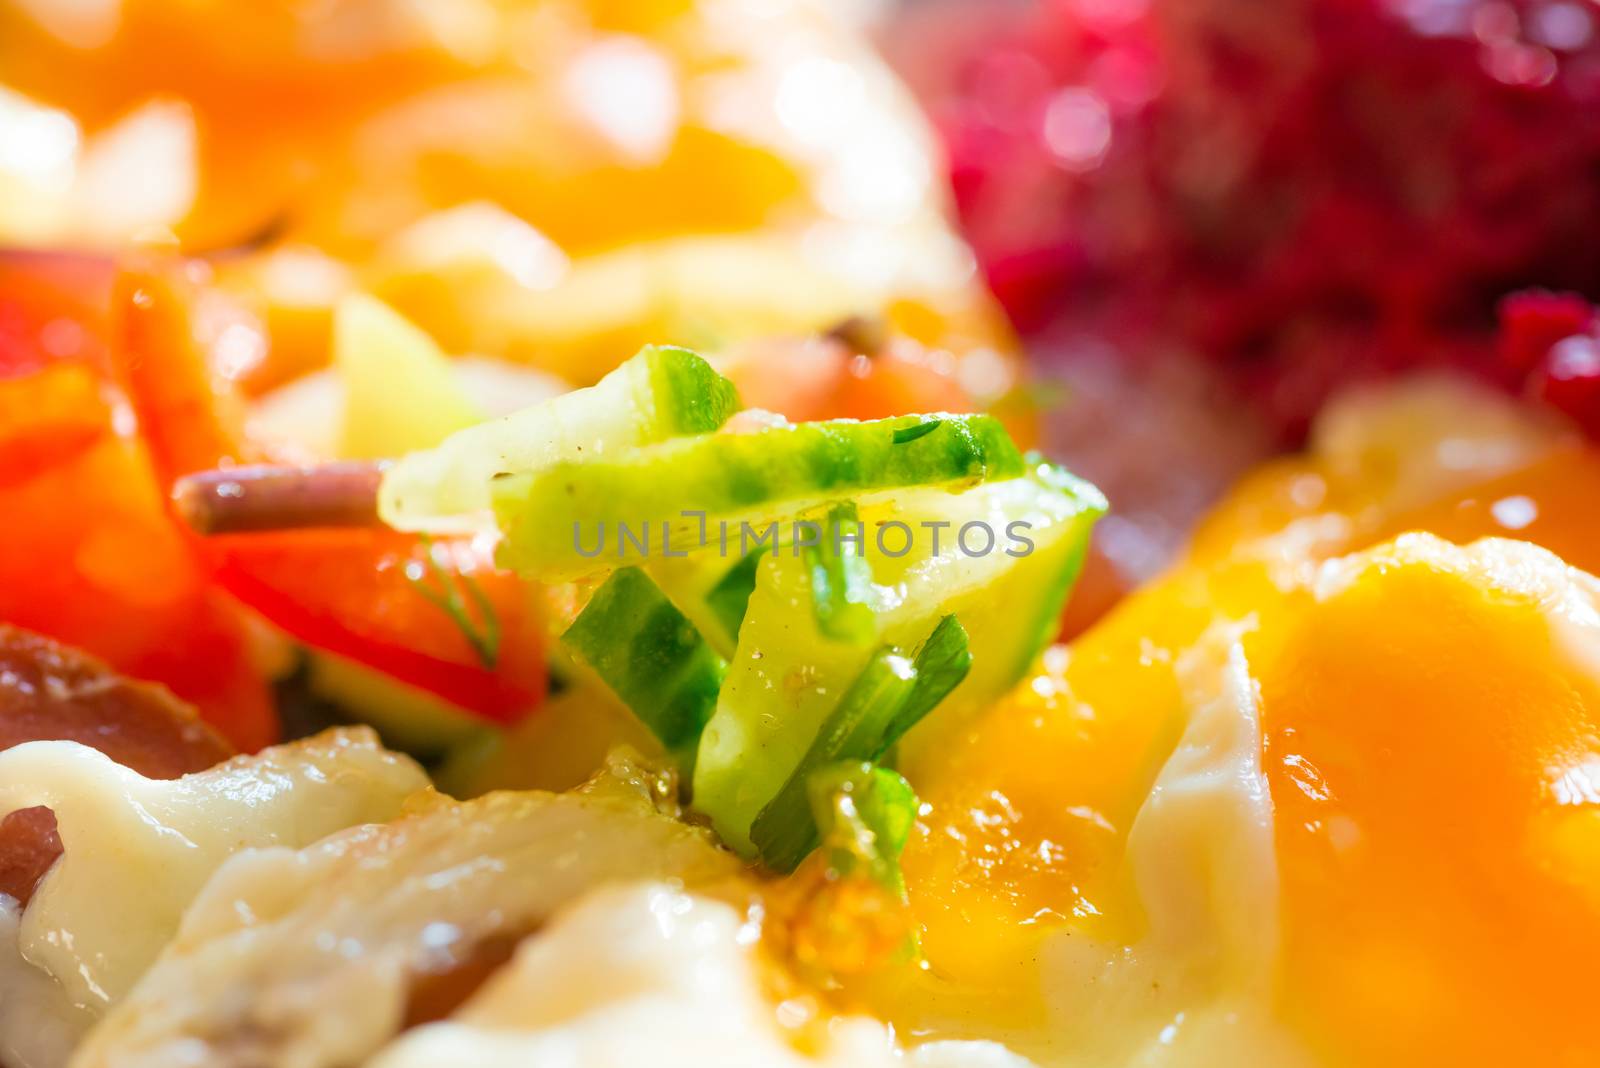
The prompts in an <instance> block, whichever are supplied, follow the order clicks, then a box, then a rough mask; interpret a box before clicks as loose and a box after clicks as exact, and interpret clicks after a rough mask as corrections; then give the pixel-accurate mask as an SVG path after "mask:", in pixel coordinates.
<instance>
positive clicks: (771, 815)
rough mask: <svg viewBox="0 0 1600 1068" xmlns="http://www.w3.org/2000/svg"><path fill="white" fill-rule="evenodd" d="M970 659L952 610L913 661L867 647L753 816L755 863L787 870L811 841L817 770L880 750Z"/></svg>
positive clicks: (956, 679) (960, 675)
mask: <svg viewBox="0 0 1600 1068" xmlns="http://www.w3.org/2000/svg"><path fill="white" fill-rule="evenodd" d="M971 663H972V657H971V654H970V653H969V652H968V650H967V632H966V630H965V629H963V628H962V626H961V624H960V623H959V622H958V621H957V620H956V619H955V617H954V616H946V617H945V618H944V619H942V620H940V621H939V624H938V625H937V626H936V627H934V629H933V632H932V633H931V634H929V635H928V638H927V640H926V641H924V642H923V644H922V647H921V649H919V650H918V652H917V656H916V659H915V660H914V661H912V660H908V659H907V658H906V657H904V656H902V655H901V654H899V653H898V652H896V651H895V650H894V649H892V648H889V647H885V648H883V649H880V650H878V652H876V653H874V654H873V657H872V659H871V660H870V661H869V662H868V663H867V666H866V668H864V669H863V670H862V672H861V674H860V675H859V676H857V677H856V680H855V682H853V683H851V685H850V688H849V689H848V690H846V691H845V694H844V696H843V697H841V698H840V699H839V703H838V705H836V706H835V707H834V710H833V711H832V712H831V713H829V715H828V718H827V720H826V721H825V722H824V723H823V725H822V729H821V730H820V731H818V732H817V736H816V738H814V739H813V740H812V742H811V746H810V748H808V749H807V750H806V753H805V756H803V757H801V758H800V763H799V764H798V765H797V766H796V767H795V769H794V771H793V773H791V774H790V776H789V778H788V779H787V780H786V781H785V782H784V784H783V787H782V788H781V789H780V790H779V791H778V793H777V794H776V795H775V796H774V797H773V798H772V800H771V801H769V802H767V805H766V807H765V808H763V809H762V810H761V812H760V813H759V814H758V815H757V816H756V819H755V823H754V824H752V826H751V828H750V840H751V842H752V843H754V844H755V847H756V849H757V850H758V851H759V852H760V854H761V859H762V862H763V863H765V864H766V865H767V866H768V867H769V868H771V869H773V870H774V871H780V872H786V871H792V870H794V868H795V866H796V865H798V864H799V863H800V861H802V860H804V859H805V856H806V854H807V853H809V852H811V850H812V848H813V847H814V846H815V844H816V840H817V827H816V824H815V822H814V821H813V820H812V819H811V817H810V800H809V794H808V792H807V791H808V790H809V785H808V784H809V781H810V779H811V776H812V774H814V773H815V772H816V770H817V769H818V768H821V767H824V766H826V765H828V764H832V763H834V762H836V761H840V760H871V759H875V758H877V757H879V756H881V755H882V754H883V753H884V752H885V751H886V750H888V748H889V747H890V746H892V745H893V744H894V743H895V742H897V741H899V740H900V736H901V735H902V734H904V733H905V730H906V729H909V728H910V727H911V726H912V725H914V724H915V723H916V722H917V721H918V720H920V719H921V718H922V717H923V716H925V715H927V714H928V712H930V711H931V710H932V709H933V708H934V707H935V706H937V705H938V703H939V702H940V701H942V700H944V698H945V697H946V695H948V694H949V693H950V691H951V690H954V689H955V688H956V686H957V685H959V684H960V682H961V680H962V679H964V678H965V677H966V674H967V670H968V668H969V667H970V666H971ZM924 671H926V672H927V676H928V677H927V681H925V682H924V681H923V672H924Z"/></svg>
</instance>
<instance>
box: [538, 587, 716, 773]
mask: <svg viewBox="0 0 1600 1068" xmlns="http://www.w3.org/2000/svg"><path fill="white" fill-rule="evenodd" d="M561 637H562V641H563V642H565V643H566V645H567V648H568V649H570V650H571V651H572V653H573V655H574V656H575V657H576V658H577V659H579V660H581V661H582V662H583V663H585V664H587V665H588V666H589V667H590V668H592V669H593V670H594V672H595V674H597V675H599V676H600V678H601V680H602V681H603V682H604V683H605V684H606V685H607V686H609V687H610V688H611V689H612V691H613V692H614V693H616V695H617V696H618V697H619V698H621V699H622V702H623V703H624V704H626V705H627V706H628V707H629V708H630V709H632V710H633V714H634V715H636V716H638V717H639V719H640V720H642V721H643V722H644V724H645V726H647V727H649V728H650V730H651V731H652V732H654V734H655V736H656V737H657V738H659V739H661V743H662V744H663V745H665V746H666V747H667V748H668V749H669V750H682V749H683V748H684V747H687V746H692V745H693V744H694V743H695V741H696V740H697V739H698V738H699V737H700V731H701V729H702V728H704V727H705V724H706V720H708V719H710V718H711V712H712V710H713V709H714V708H715V707H716V703H717V691H718V690H719V689H721V687H722V676H723V673H724V672H725V671H726V670H727V664H726V663H725V662H724V661H723V660H722V658H721V657H719V656H717V654H716V653H715V652H713V651H712V649H711V647H710V645H708V644H707V643H706V640H705V639H704V638H703V637H702V636H701V635H700V632H699V631H697V630H696V629H695V628H694V625H693V624H692V623H690V622H689V620H688V618H687V617H685V616H684V614H683V613H682V612H680V611H678V609H677V607H676V606H675V605H674V604H673V603H672V602H671V601H669V600H667V597H666V595H665V594H664V593H662V592H661V589H660V587H658V586H657V585H656V584H655V583H654V582H652V581H651V580H650V577H649V576H648V575H646V574H645V573H644V572H643V571H641V570H639V569H638V568H636V567H625V568H622V569H621V570H618V571H615V572H613V573H612V574H611V577H610V578H608V579H606V581H605V583H604V584H603V585H601V587H600V588H599V589H598V590H596V591H595V594H594V597H593V598H591V599H590V601H589V603H588V605H587V606H586V607H585V608H584V610H583V611H582V612H581V613H579V615H578V618H577V619H576V620H575V621H574V622H573V624H572V626H570V627H568V628H567V632H566V633H565V634H563V635H562V636H561Z"/></svg>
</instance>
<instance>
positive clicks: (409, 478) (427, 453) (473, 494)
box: [378, 346, 739, 533]
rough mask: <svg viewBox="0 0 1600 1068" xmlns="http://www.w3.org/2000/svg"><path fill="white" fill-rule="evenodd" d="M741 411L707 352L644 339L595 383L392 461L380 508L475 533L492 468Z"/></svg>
mask: <svg viewBox="0 0 1600 1068" xmlns="http://www.w3.org/2000/svg"><path fill="white" fill-rule="evenodd" d="M738 410H739V396H738V392H737V390H735V389H734V386H733V383H731V382H729V381H728V380H727V379H725V378H723V377H722V376H721V375H719V374H717V372H716V371H715V370H714V369H713V368H712V366H711V365H710V364H709V363H707V362H706V361H705V360H704V359H702V358H701V357H699V356H697V355H695V354H694V353H692V352H690V351H689V350H688V349H681V348H671V347H665V346H661V347H658V346H647V347H646V348H644V349H641V350H640V351H639V353H638V354H637V355H635V356H634V357H633V358H632V359H630V360H627V361H626V362H624V363H623V364H621V365H620V366H619V367H617V368H616V369H615V370H613V371H612V372H611V373H610V374H608V375H606V376H605V377H604V378H602V379H601V380H600V381H599V382H597V383H595V384H594V385H592V386H589V387H586V388H584V389H575V390H573V391H571V392H570V393H563V394H560V395H559V396H555V397H551V398H550V399H549V400H546V401H543V402H542V403H539V404H536V405H534V406H532V407H531V408H526V409H524V410H522V411H520V412H517V413H515V414H514V415H509V416H506V417H505V418H502V419H495V420H492V421H490V422H487V423H480V424H478V425H477V426H471V427H468V428H466V429H465V430H461V431H458V432H457V433H455V434H452V435H450V437H448V438H446V439H445V440H444V441H443V442H441V443H440V444H439V445H438V446H437V447H435V448H432V449H427V450H424V451H422V452H415V453H412V454H410V455H408V456H405V457H403V458H401V459H400V460H398V461H396V462H395V463H394V464H393V465H392V466H391V467H390V468H389V470H388V471H386V472H385V473H384V476H383V482H382V485H381V486H380V487H379V491H378V511H379V515H380V516H381V517H382V518H383V520H384V521H385V522H386V523H388V524H389V525H390V526H393V527H396V528H398V529H400V530H413V531H424V532H430V531H431V532H441V533H442V532H459V531H464V530H465V531H476V530H479V529H482V528H484V527H485V526H486V525H487V521H488V512H489V509H490V504H491V501H490V497H491V490H490V487H491V483H492V482H493V480H494V479H495V477H496V476H499V475H504V474H521V475H528V474H531V473H532V472H535V471H539V470H542V469H543V468H545V467H548V466H549V465H551V464H554V463H558V462H561V461H565V460H572V461H581V460H584V459H587V458H592V457H599V456H607V455H610V454H611V453H613V452H615V451H616V450H618V449H628V448H634V447H638V446H643V445H650V444H654V443H656V442H660V441H666V440H669V439H671V438H674V437H679V436H682V435H693V434H708V433H710V432H712V431H714V430H717V429H718V428H720V427H721V426H722V425H723V424H724V423H726V422H727V421H728V419H729V418H730V417H731V416H732V415H733V414H734V413H735V412H737V411H738Z"/></svg>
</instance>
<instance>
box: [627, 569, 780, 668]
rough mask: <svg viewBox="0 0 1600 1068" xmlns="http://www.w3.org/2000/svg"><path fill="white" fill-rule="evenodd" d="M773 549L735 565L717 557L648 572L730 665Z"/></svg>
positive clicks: (647, 570) (648, 570)
mask: <svg viewBox="0 0 1600 1068" xmlns="http://www.w3.org/2000/svg"><path fill="white" fill-rule="evenodd" d="M766 553H767V549H766V548H765V547H762V548H760V549H753V550H751V551H750V552H748V553H746V554H745V555H744V556H742V557H740V558H739V559H738V560H736V561H734V562H733V564H732V565H731V566H730V564H729V563H728V559H727V558H726V557H724V556H722V555H721V554H720V553H717V552H714V551H705V552H698V553H695V554H694V555H692V556H690V557H687V558H685V559H663V560H652V561H650V563H649V564H648V565H647V566H646V567H645V571H646V572H648V573H649V575H650V577H651V578H653V579H655V580H656V585H657V586H660V587H661V590H662V592H663V593H665V594H666V595H667V596H668V597H670V598H671V599H672V603H673V604H675V605H677V606H678V608H679V609H680V610H681V611H682V612H683V614H684V615H686V616H688V617H689V621H690V622H692V623H693V624H694V625H695V628H696V629H697V630H699V631H700V633H701V634H702V635H704V636H705V639H706V641H708V642H710V643H711V648H713V649H715V650H716V651H717V655H718V656H720V657H723V658H724V659H727V658H729V657H731V656H733V648H734V646H735V645H736V644H737V643H738V640H739V627H740V625H741V624H743V623H744V612H745V608H746V606H748V605H749V603H750V593H751V591H753V590H754V589H755V588H756V568H757V567H758V566H759V565H760V563H761V558H762V557H763V556H765V555H766Z"/></svg>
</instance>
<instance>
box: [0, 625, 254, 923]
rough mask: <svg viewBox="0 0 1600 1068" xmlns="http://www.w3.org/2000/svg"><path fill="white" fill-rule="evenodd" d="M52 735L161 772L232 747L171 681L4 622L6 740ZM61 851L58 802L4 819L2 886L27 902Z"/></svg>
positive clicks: (185, 769)
mask: <svg viewBox="0 0 1600 1068" xmlns="http://www.w3.org/2000/svg"><path fill="white" fill-rule="evenodd" d="M47 740H64V741H72V742H80V743H82V744H84V745H87V746H92V747H94V748H95V749H98V750H100V751H101V752H102V753H104V754H106V755H107V756H109V757H111V759H113V760H115V761H117V762H118V763H119V764H125V765H127V766H128V767H130V768H133V769H134V770H135V771H137V772H139V773H140V774H142V775H148V776H150V777H152V778H161V779H176V778H177V777H178V776H180V775H185V774H187V773H189V772H191V771H201V770H204V769H205V768H209V767H211V766H212V765H213V764H216V763H218V762H219V761H222V760H226V759H227V758H228V757H230V756H232V755H233V750H232V749H231V748H230V747H229V746H228V743H227V742H225V741H223V740H222V738H221V736H219V735H218V734H216V732H214V731H213V730H212V729H211V728H210V727H208V726H206V725H205V724H204V723H202V722H201V721H200V720H199V719H198V718H197V717H196V716H195V713H194V710H193V709H192V708H190V707H189V706H188V705H186V704H184V703H183V702H182V701H179V700H178V699H177V698H176V697H174V696H172V694H171V693H169V692H168V691H167V690H166V688H165V687H162V686H157V685H153V684H151V683H145V682H134V681H133V680H131V679H125V678H123V677H122V676H120V675H118V674H116V673H115V672H114V671H112V670H111V668H109V667H108V666H106V665H105V664H104V663H102V662H101V661H99V660H96V659H95V658H94V657H92V656H89V655H88V654H86V653H82V652H79V651H78V650H76V649H71V648H68V647H67V646H64V645H61V644H59V643H57V642H54V641H51V640H50V639H49V638H45V637H41V636H40V635H37V634H33V633H31V632H29V631H25V630H20V629H18V628H16V627H12V626H8V625H5V624H0V749H9V748H11V747H12V746H15V745H21V744H22V743H23V742H34V741H47ZM60 855H61V840H60V839H59V838H58V837H57V836H56V821H55V817H54V816H53V815H51V813H50V810H49V809H46V808H30V809H24V810H22V811H20V812H14V813H12V814H11V815H9V816H7V817H6V818H5V819H4V820H0V894H8V895H10V896H11V897H14V898H16V899H17V900H18V901H20V902H22V903H24V904H26V903H27V901H28V899H29V898H30V897H32V896H33V890H34V887H35V886H36V885H37V884H38V882H39V879H40V878H41V877H42V876H43V875H44V873H45V872H46V871H48V870H49V868H50V865H51V864H53V863H55V859H56V857H58V856H60Z"/></svg>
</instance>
